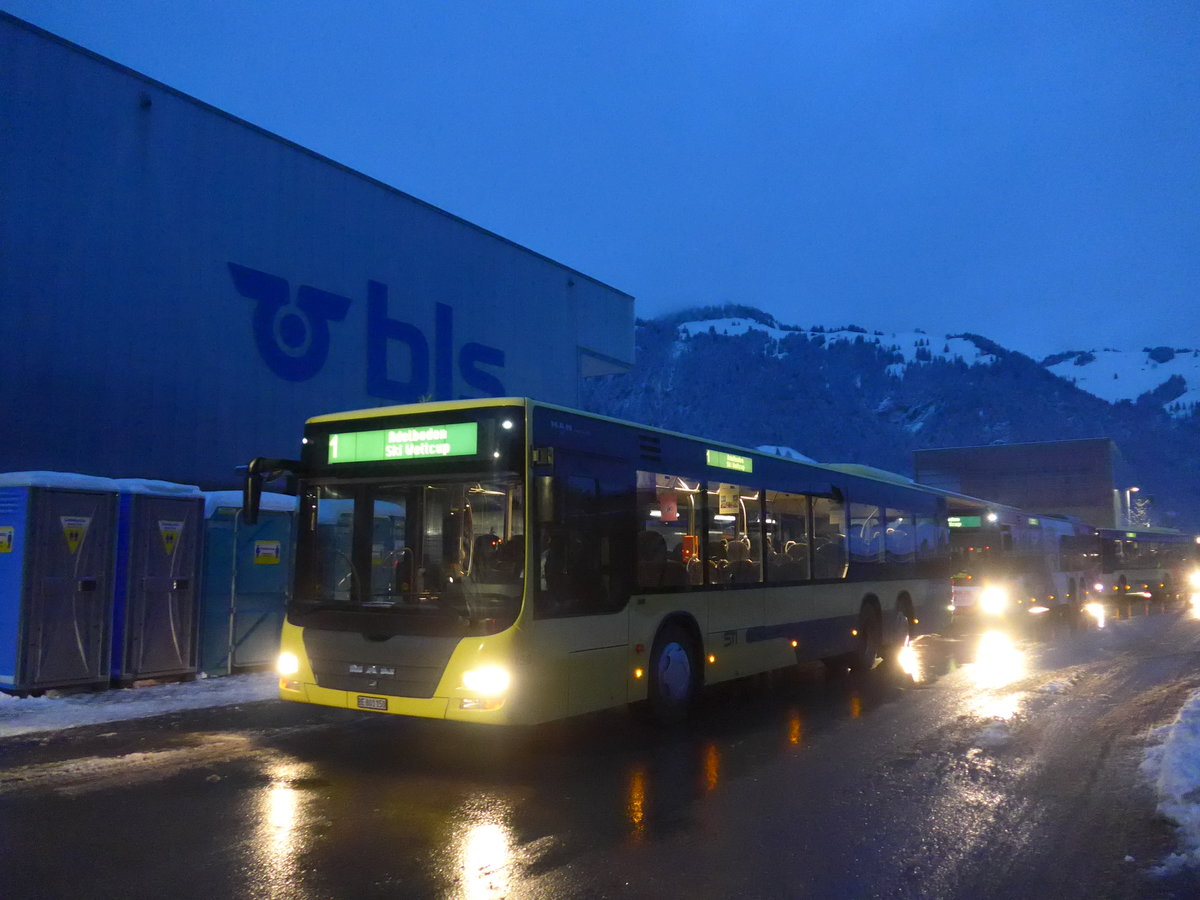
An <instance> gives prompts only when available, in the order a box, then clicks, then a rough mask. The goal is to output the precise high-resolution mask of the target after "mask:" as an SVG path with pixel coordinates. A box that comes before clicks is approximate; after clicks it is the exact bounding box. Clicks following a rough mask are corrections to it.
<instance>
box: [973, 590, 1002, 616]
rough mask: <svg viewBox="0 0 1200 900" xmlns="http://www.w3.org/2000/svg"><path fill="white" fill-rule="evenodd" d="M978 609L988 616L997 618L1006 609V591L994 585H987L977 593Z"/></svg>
mask: <svg viewBox="0 0 1200 900" xmlns="http://www.w3.org/2000/svg"><path fill="white" fill-rule="evenodd" d="M979 608H980V609H982V610H983V611H984V612H985V613H988V614H989V615H993V616H998V615H1000V613H1002V612H1004V610H1005V609H1007V608H1008V591H1006V590H1005V589H1004V588H1002V587H1000V586H999V585H996V584H989V585H988V586H987V587H985V588H984V589H983V590H982V591H980V593H979Z"/></svg>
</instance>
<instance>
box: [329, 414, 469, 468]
mask: <svg viewBox="0 0 1200 900" xmlns="http://www.w3.org/2000/svg"><path fill="white" fill-rule="evenodd" d="M478 449H479V425H478V424H477V423H475V422H462V423H460V424H457V425H418V426H416V427H414V428H384V429H381V430H379V431H347V432H343V433H341V434H331V435H330V436H329V462H330V463H331V464H333V463H356V462H378V461H380V460H396V461H404V460H416V459H441V458H442V457H446V456H474V455H475V454H476V453H477V452H478Z"/></svg>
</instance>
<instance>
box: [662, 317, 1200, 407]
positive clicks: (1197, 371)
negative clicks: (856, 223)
mask: <svg viewBox="0 0 1200 900" xmlns="http://www.w3.org/2000/svg"><path fill="white" fill-rule="evenodd" d="M762 318H763V320H759V319H755V318H750V317H747V316H732V317H723V318H714V319H703V320H699V321H689V322H681V323H680V324H679V326H678V328H679V334H680V337H681V338H683V339H686V338H689V337H691V336H693V335H696V334H705V333H712V334H719V335H725V336H730V335H742V334H746V333H747V332H749V331H758V332H761V333H763V334H766V335H767V336H769V337H770V338H771V339H772V340H774V341H777V342H778V341H782V340H783V339H784V338H785V337H787V336H788V335H791V334H802V335H806V336H808V337H810V338H815V337H817V336H818V335H819V336H821V337H822V338H823V339H824V341H825V342H826V344H834V343H837V342H843V343H854V342H856V341H857V342H861V341H864V340H865V341H867V342H869V343H872V344H876V345H878V346H880V347H881V348H883V349H885V350H886V351H888V352H890V353H893V354H895V356H896V357H897V361H896V362H893V363H891V364H890V365H889V366H888V372H889V373H890V374H892V375H895V376H896V377H898V378H903V377H904V373H905V369H906V368H907V367H908V366H910V365H920V364H922V363H932V362H933V361H934V360H950V361H953V360H962V361H963V362H965V363H967V365H975V364H983V365H987V364H990V363H991V362H994V361H995V359H996V355H995V353H994V352H992V351H991V350H988V349H985V347H987V346H988V345H989V344H991V342H984V344H983V346H981V345H980V344H979V343H977V342H976V341H977V340H978V336H967V335H943V336H940V337H939V336H936V335H930V334H929V333H928V332H925V331H921V330H916V331H906V332H882V331H871V332H868V331H867V329H865V328H860V327H858V326H843V327H836V328H825V327H821V326H818V327H815V328H798V327H792V326H780V325H777V324H774V320H773V319H772V318H771V317H770V316H768V315H766V314H763V317H762ZM764 320H765V321H764ZM991 346H992V347H996V345H994V344H992V345H991ZM1041 364H1042V365H1043V366H1044V367H1045V368H1047V369H1048V370H1050V371H1051V372H1053V373H1054V374H1055V375H1057V376H1058V377H1060V378H1062V379H1064V380H1066V381H1069V382H1071V383H1072V384H1074V385H1075V386H1076V387H1079V388H1081V389H1083V390H1085V391H1087V392H1088V393H1089V394H1092V395H1093V396H1095V397H1099V398H1100V399H1101V400H1106V401H1107V402H1109V403H1116V402H1118V401H1120V400H1129V401H1135V400H1137V399H1138V398H1139V397H1143V396H1148V397H1149V398H1151V399H1153V400H1154V401H1155V402H1156V403H1158V404H1160V405H1162V406H1163V408H1164V409H1166V410H1167V412H1169V413H1171V414H1172V415H1175V416H1187V415H1191V414H1192V413H1193V412H1195V411H1196V409H1197V404H1200V350H1191V349H1183V350H1181V349H1174V348H1171V347H1146V348H1143V349H1142V350H1113V349H1111V348H1104V349H1101V350H1067V351H1064V352H1062V353H1055V354H1053V355H1052V356H1049V357H1047V358H1046V359H1044V360H1042V363H1041Z"/></svg>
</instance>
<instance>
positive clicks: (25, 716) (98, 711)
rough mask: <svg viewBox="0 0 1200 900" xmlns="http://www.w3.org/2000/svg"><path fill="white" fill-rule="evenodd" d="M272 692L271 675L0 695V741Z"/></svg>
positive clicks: (248, 700)
mask: <svg viewBox="0 0 1200 900" xmlns="http://www.w3.org/2000/svg"><path fill="white" fill-rule="evenodd" d="M277 691H278V676H277V675H275V673H273V672H255V673H253V674H249V675H230V676H227V677H224V678H204V679H200V680H198V681H192V682H183V683H179V684H159V685H152V686H149V687H138V688H129V689H125V690H111V691H102V692H100V693H95V694H89V693H81V694H58V693H57V692H55V691H51V692H50V693H49V694H48V695H47V696H45V697H24V698H20V697H13V696H10V695H8V694H0V738H6V737H14V736H16V735H19V734H31V733H35V732H39V731H58V730H59V729H62V728H74V727H76V726H79V725H99V724H101V723H104V722H120V721H123V720H125V719H143V718H146V717H147V716H161V715H164V714H166V713H172V712H178V711H180V710H185V709H204V708H206V707H211V706H235V705H237V704H238V703H254V702H256V701H259V700H269V699H272V698H274V697H276V696H278V694H277Z"/></svg>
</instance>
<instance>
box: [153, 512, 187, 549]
mask: <svg viewBox="0 0 1200 900" xmlns="http://www.w3.org/2000/svg"><path fill="white" fill-rule="evenodd" d="M158 533H159V534H160V535H161V536H162V542H163V550H165V551H166V554H167V556H174V555H175V548H176V547H178V546H179V535H181V534H183V523H182V522H164V521H163V520H162V519H159V520H158Z"/></svg>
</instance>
